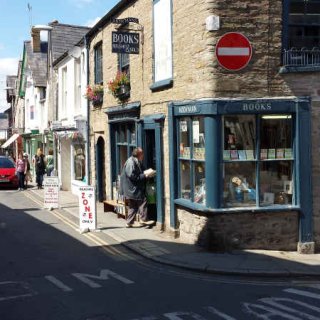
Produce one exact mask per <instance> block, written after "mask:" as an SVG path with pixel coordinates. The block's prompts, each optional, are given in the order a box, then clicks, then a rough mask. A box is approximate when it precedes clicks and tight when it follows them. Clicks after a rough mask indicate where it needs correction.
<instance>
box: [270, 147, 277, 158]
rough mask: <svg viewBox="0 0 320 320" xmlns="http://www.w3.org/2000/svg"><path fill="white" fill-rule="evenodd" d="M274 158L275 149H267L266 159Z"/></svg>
mask: <svg viewBox="0 0 320 320" xmlns="http://www.w3.org/2000/svg"><path fill="white" fill-rule="evenodd" d="M275 158H276V149H268V159H275Z"/></svg>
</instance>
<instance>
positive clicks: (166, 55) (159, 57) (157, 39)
mask: <svg viewBox="0 0 320 320" xmlns="http://www.w3.org/2000/svg"><path fill="white" fill-rule="evenodd" d="M153 38H154V49H153V50H154V61H153V64H154V75H153V79H154V82H155V83H159V82H163V81H168V80H172V78H173V62H172V59H173V55H172V52H173V50H172V0H154V1H153Z"/></svg>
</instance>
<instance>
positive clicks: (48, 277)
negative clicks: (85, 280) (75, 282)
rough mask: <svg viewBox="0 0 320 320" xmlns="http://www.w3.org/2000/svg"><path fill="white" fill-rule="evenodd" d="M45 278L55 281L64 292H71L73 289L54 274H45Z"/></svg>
mask: <svg viewBox="0 0 320 320" xmlns="http://www.w3.org/2000/svg"><path fill="white" fill-rule="evenodd" d="M45 279H47V280H48V281H50V282H51V283H53V284H54V285H55V286H57V287H58V288H59V289H61V290H62V291H64V292H70V291H73V289H71V288H70V287H68V286H67V285H65V284H64V283H63V282H62V281H60V280H59V279H57V278H55V277H54V276H45Z"/></svg>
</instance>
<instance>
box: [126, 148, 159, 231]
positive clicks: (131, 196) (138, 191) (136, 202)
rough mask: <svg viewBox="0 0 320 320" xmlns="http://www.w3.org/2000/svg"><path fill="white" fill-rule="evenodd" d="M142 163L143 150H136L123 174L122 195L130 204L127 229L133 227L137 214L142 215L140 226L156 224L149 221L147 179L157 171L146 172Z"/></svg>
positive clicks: (127, 162)
mask: <svg viewBox="0 0 320 320" xmlns="http://www.w3.org/2000/svg"><path fill="white" fill-rule="evenodd" d="M142 161H143V150H142V149H141V148H135V149H134V150H133V152H132V156H131V157H130V158H129V159H128V160H127V161H126V163H125V165H124V168H123V171H122V174H121V179H120V184H121V189H122V193H123V195H124V197H125V198H126V199H127V200H128V204H129V211H128V217H127V228H130V227H132V225H133V223H134V220H135V217H136V215H137V213H139V214H140V226H144V225H150V224H153V223H154V221H147V215H148V213H147V198H146V179H147V178H150V177H152V176H154V174H155V171H154V170H152V169H148V170H144V167H143V164H142Z"/></svg>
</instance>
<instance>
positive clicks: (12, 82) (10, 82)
mask: <svg viewBox="0 0 320 320" xmlns="http://www.w3.org/2000/svg"><path fill="white" fill-rule="evenodd" d="M16 79H17V76H7V79H6V86H7V88H12V89H8V90H7V102H11V101H12V96H14V95H15V92H16Z"/></svg>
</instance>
